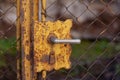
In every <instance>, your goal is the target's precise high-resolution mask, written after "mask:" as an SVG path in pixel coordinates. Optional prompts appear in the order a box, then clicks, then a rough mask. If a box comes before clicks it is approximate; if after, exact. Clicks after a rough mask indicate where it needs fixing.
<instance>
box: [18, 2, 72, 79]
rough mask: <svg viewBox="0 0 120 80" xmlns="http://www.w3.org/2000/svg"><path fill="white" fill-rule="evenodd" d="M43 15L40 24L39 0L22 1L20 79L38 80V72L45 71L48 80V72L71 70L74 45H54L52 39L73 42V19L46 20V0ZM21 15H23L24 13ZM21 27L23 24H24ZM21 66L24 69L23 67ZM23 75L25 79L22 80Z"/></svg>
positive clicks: (44, 75) (19, 9)
mask: <svg viewBox="0 0 120 80" xmlns="http://www.w3.org/2000/svg"><path fill="white" fill-rule="evenodd" d="M41 2H42V4H41V7H42V11H41V12H42V14H41V22H39V0H35V1H33V0H18V1H17V7H18V12H17V13H18V14H17V15H18V16H20V19H18V21H17V39H18V38H19V37H21V38H20V39H21V42H19V43H18V44H17V46H18V47H17V49H18V51H20V48H21V61H20V59H18V61H17V64H18V67H17V68H18V70H19V69H21V74H22V75H20V72H19V71H18V79H19V80H36V79H37V72H41V71H42V78H43V79H45V78H46V71H51V70H53V69H55V70H58V69H60V68H65V69H69V68H70V65H71V62H70V59H69V58H70V55H71V46H70V44H66V43H62V44H54V43H51V42H50V37H56V38H58V39H63V40H64V39H71V35H70V29H71V27H72V20H70V19H68V20H66V21H59V20H58V21H55V22H50V21H45V20H46V19H45V18H46V16H45V15H46V14H45V13H46V11H45V9H46V0H41ZM20 13H21V14H20ZM20 24H21V25H20ZM20 45H21V46H20ZM20 65H21V67H19V66H20ZM20 76H21V78H20Z"/></svg>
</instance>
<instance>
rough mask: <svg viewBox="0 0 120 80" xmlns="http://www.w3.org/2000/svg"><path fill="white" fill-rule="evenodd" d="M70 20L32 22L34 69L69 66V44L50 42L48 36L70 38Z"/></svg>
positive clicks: (49, 69) (56, 68)
mask: <svg viewBox="0 0 120 80" xmlns="http://www.w3.org/2000/svg"><path fill="white" fill-rule="evenodd" d="M71 27H72V21H71V20H66V21H65V22H63V21H59V20H58V21H56V22H50V21H48V22H38V21H36V22H35V24H34V59H35V71H36V72H41V71H43V70H45V71H51V70H53V69H55V70H58V69H60V68H66V69H69V68H70V60H69V57H70V54H71V46H70V44H52V43H50V42H49V41H48V39H49V37H50V36H56V37H57V38H59V39H66V38H67V39H71V37H70V29H71Z"/></svg>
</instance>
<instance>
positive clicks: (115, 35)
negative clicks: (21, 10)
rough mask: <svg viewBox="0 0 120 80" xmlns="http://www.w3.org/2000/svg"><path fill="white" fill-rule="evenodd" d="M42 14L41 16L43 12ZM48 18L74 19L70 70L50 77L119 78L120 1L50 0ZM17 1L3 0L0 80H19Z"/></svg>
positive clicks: (63, 79)
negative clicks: (79, 41)
mask: <svg viewBox="0 0 120 80" xmlns="http://www.w3.org/2000/svg"><path fill="white" fill-rule="evenodd" d="M39 13H40V16H41V12H39ZM46 18H47V21H49V20H50V21H56V20H62V21H65V20H66V19H72V20H73V27H72V29H71V35H72V37H73V38H79V39H81V40H82V42H81V44H79V45H72V55H71V62H72V66H71V69H69V70H65V69H61V70H59V71H51V72H49V73H48V74H47V80H56V79H57V80H120V1H119V0H47V8H46ZM16 20H17V16H16V2H15V1H14V0H0V80H16V53H17V52H16V42H17V41H18V40H16V37H15V36H16Z"/></svg>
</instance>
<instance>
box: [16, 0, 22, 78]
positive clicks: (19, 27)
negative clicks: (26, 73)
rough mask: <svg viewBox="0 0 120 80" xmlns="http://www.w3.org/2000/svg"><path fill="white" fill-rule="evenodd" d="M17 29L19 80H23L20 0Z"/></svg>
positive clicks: (18, 3)
mask: <svg viewBox="0 0 120 80" xmlns="http://www.w3.org/2000/svg"><path fill="white" fill-rule="evenodd" d="M17 16H18V18H17V24H16V25H17V27H16V36H17V37H16V40H17V80H21V61H20V59H21V51H20V48H21V46H20V44H21V43H20V41H21V40H20V37H21V26H20V0H17Z"/></svg>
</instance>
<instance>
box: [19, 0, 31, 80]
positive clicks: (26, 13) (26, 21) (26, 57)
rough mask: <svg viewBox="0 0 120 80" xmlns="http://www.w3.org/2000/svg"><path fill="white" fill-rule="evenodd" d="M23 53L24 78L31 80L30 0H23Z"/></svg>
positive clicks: (21, 17) (24, 79) (21, 18)
mask: <svg viewBox="0 0 120 80" xmlns="http://www.w3.org/2000/svg"><path fill="white" fill-rule="evenodd" d="M20 3H21V7H20V10H21V16H20V22H21V53H22V80H31V63H30V25H31V23H30V22H31V19H30V15H31V14H30V13H31V10H30V0H21V1H20Z"/></svg>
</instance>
